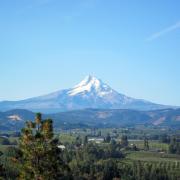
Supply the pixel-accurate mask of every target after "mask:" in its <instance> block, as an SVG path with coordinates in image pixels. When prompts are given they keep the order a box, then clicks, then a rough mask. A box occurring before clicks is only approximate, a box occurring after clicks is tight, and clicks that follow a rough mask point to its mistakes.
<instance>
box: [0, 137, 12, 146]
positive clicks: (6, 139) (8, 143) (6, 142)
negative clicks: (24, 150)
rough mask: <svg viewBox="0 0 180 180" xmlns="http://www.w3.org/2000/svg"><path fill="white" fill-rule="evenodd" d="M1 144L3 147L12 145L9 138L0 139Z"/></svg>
mask: <svg viewBox="0 0 180 180" xmlns="http://www.w3.org/2000/svg"><path fill="white" fill-rule="evenodd" d="M0 144H1V145H10V142H9V140H8V138H6V137H0Z"/></svg>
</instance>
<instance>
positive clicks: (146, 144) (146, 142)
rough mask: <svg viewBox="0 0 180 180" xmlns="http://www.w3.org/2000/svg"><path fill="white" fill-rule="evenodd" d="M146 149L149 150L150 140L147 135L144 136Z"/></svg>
mask: <svg viewBox="0 0 180 180" xmlns="http://www.w3.org/2000/svg"><path fill="white" fill-rule="evenodd" d="M144 150H145V151H148V150H149V142H148V139H147V138H146V137H145V138H144Z"/></svg>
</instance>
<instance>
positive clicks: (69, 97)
mask: <svg viewBox="0 0 180 180" xmlns="http://www.w3.org/2000/svg"><path fill="white" fill-rule="evenodd" d="M168 107H171V106H166V105H160V104H155V103H152V102H149V101H146V100H142V99H135V98H131V97H129V96H126V95H124V94H121V93H119V92H117V91H115V90H114V89H112V88H111V87H110V86H109V85H107V84H106V83H104V82H103V81H102V80H100V79H97V78H96V77H94V76H87V77H85V79H83V80H82V81H81V82H80V83H79V84H77V85H75V86H74V87H73V88H69V89H63V90H59V91H56V92H53V93H50V94H46V95H42V96H38V97H33V98H28V99H24V100H20V101H2V102H0V110H1V111H7V110H11V109H27V110H31V111H40V112H43V113H55V112H60V111H71V110H78V109H86V108H97V109H135V110H154V109H165V108H168Z"/></svg>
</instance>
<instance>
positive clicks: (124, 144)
mask: <svg viewBox="0 0 180 180" xmlns="http://www.w3.org/2000/svg"><path fill="white" fill-rule="evenodd" d="M121 145H122V146H123V147H127V146H128V139H127V136H125V135H123V136H122V137H121Z"/></svg>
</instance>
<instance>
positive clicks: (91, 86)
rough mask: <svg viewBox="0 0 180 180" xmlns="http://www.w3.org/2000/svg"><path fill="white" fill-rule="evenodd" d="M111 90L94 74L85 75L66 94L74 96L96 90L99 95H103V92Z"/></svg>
mask: <svg viewBox="0 0 180 180" xmlns="http://www.w3.org/2000/svg"><path fill="white" fill-rule="evenodd" d="M112 91H113V90H112V89H111V88H110V87H109V86H108V85H107V84H105V83H103V82H102V81H101V80H100V79H98V78H96V77H94V76H91V75H89V76H86V77H85V79H84V80H82V81H81V82H80V83H79V84H77V85H76V86H74V88H72V89H71V90H70V91H69V92H68V94H69V95H70V96H75V95H77V94H82V93H83V94H84V93H90V92H96V93H97V94H98V95H99V96H103V95H104V94H107V93H110V92H112Z"/></svg>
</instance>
